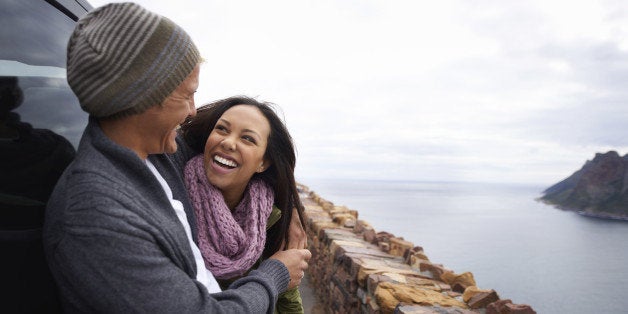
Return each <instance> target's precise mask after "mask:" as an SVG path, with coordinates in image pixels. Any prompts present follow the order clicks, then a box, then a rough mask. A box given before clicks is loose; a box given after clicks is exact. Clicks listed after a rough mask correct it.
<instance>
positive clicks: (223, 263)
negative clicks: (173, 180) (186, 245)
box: [184, 155, 274, 279]
mask: <svg viewBox="0 0 628 314" xmlns="http://www.w3.org/2000/svg"><path fill="white" fill-rule="evenodd" d="M184 175H185V184H186V185H187V189H188V194H189V195H190V200H191V201H192V205H193V206H194V212H195V213H196V224H197V226H198V246H199V249H200V250H201V254H202V255H203V259H204V260H205V267H207V269H209V271H211V272H212V274H213V275H214V276H215V277H216V278H218V279H230V278H233V277H236V276H241V275H243V274H245V273H246V272H247V271H248V270H249V269H250V268H251V266H253V264H254V263H255V262H256V261H257V260H258V259H259V258H260V256H261V255H262V251H263V250H264V243H265V242H266V222H267V220H268V216H269V215H270V212H271V211H272V207H273V202H274V197H273V190H272V188H271V187H270V186H269V185H268V184H266V183H265V182H264V181H262V180H251V181H250V182H249V185H248V187H247V189H246V191H245V193H244V196H243V198H242V201H240V204H238V206H236V208H235V210H234V211H233V213H232V212H231V211H230V210H229V208H228V207H227V204H226V203H225V199H224V197H223V196H222V193H221V192H220V190H219V189H218V188H216V187H215V186H213V185H212V184H211V183H209V181H208V180H207V175H206V173H205V167H204V165H203V155H198V156H196V157H194V158H192V159H190V161H188V163H187V164H186V165H185V171H184Z"/></svg>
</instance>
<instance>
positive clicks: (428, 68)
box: [91, 0, 628, 185]
mask: <svg viewBox="0 0 628 314" xmlns="http://www.w3.org/2000/svg"><path fill="white" fill-rule="evenodd" d="M99 1H100V0H99ZM91 2H92V3H96V2H97V1H91ZM141 3H143V4H144V5H145V6H146V7H148V8H150V9H152V10H155V11H157V12H158V13H161V14H164V15H166V16H168V17H170V18H172V19H173V20H174V21H176V22H177V23H179V24H180V25H182V26H183V27H184V28H185V29H186V30H188V32H190V34H191V35H192V37H193V38H194V40H195V41H196V42H197V44H198V46H199V47H200V49H201V51H202V53H203V55H204V57H205V58H206V59H207V61H206V62H205V64H204V65H203V68H202V72H201V86H200V89H199V93H198V96H197V102H198V103H199V104H200V103H203V102H206V101H210V100H214V99H217V98H222V97H227V96H231V95H234V94H246V95H249V96H257V97H258V98H259V99H261V100H265V101H271V102H274V103H276V104H278V105H279V106H280V108H281V111H282V114H283V115H284V116H285V120H286V123H287V125H288V128H289V130H290V131H291V133H292V135H293V137H294V139H295V142H296V144H297V147H298V161H297V177H299V178H302V179H304V180H307V178H313V177H332V178H374V179H405V180H464V181H493V182H502V181H503V182H533V183H538V184H545V185H549V184H552V183H554V182H555V181H558V180H560V179H562V178H564V177H566V176H568V175H569V174H571V173H572V172H573V171H575V170H577V169H579V168H580V167H581V166H582V164H583V163H584V162H585V161H586V160H587V159H590V158H592V157H593V156H594V154H595V153H596V152H599V151H606V150H610V149H613V150H617V151H619V153H620V154H622V153H626V152H628V141H627V140H625V139H624V137H625V136H624V135H626V134H628V106H626V101H627V100H628V95H627V91H628V88H625V83H626V81H627V79H628V63H627V62H628V58H626V57H628V55H627V53H628V27H626V26H625V25H628V16H627V15H626V13H624V12H628V11H626V9H628V4H626V3H625V2H623V1H596V2H592V1H540V0H539V1H525V2H521V1H482V2H477V1H475V2H469V1H457V0H451V1H435V2H417V1H394V2H391V1H376V0H370V1H331V0H322V1H315V2H311V1H264V2H258V1H211V2H200V1H192V0H180V1H177V2H171V1H161V0H160V1H141Z"/></svg>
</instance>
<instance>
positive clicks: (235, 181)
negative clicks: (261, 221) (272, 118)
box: [204, 105, 270, 195]
mask: <svg viewBox="0 0 628 314" xmlns="http://www.w3.org/2000/svg"><path fill="white" fill-rule="evenodd" d="M269 135H270V124H269V122H268V120H267V119H266V117H265V116H264V115H263V114H262V112H261V111H260V110H259V109H258V108H257V107H254V106H250V105H236V106H233V107H231V108H229V109H228V110H227V111H225V113H223V115H222V116H221V117H220V118H219V119H218V121H217V122H216V125H215V126H214V129H213V130H211V133H210V134H209V138H208V139H207V142H206V143H205V152H204V155H205V156H204V164H205V172H206V174H207V178H208V179H209V182H210V183H211V184H212V185H214V186H216V187H217V188H218V189H220V190H221V191H223V193H228V194H230V195H233V194H234V193H236V194H238V195H241V194H243V193H244V190H245V189H246V186H247V184H248V182H249V180H250V179H251V177H252V176H253V174H255V173H256V172H262V171H264V170H266V169H267V168H268V166H269V165H268V163H267V161H265V160H264V154H265V153H266V146H267V145H268V137H269Z"/></svg>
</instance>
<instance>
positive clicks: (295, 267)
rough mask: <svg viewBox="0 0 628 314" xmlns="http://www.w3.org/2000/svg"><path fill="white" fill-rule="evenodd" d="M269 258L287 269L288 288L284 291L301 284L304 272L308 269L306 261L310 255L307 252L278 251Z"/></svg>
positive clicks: (295, 250)
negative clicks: (288, 273) (288, 274)
mask: <svg viewBox="0 0 628 314" xmlns="http://www.w3.org/2000/svg"><path fill="white" fill-rule="evenodd" d="M270 258H274V259H276V260H278V261H280V262H282V263H283V264H284V265H286V267H287V268H288V272H290V283H288V288H287V289H286V290H288V289H292V288H294V287H296V286H298V285H300V284H301V279H303V276H305V270H306V269H307V267H308V261H309V260H310V258H312V253H310V251H309V250H297V249H291V250H286V251H279V252H277V253H275V254H273V256H271V257H270Z"/></svg>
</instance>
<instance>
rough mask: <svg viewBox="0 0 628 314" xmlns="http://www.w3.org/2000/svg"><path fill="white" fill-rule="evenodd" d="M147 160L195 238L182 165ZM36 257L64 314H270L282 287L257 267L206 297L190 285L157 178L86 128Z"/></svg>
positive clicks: (179, 231)
mask: <svg viewBox="0 0 628 314" xmlns="http://www.w3.org/2000/svg"><path fill="white" fill-rule="evenodd" d="M182 145H183V143H179V147H180V148H181V147H182ZM149 158H150V160H151V162H152V163H153V164H154V165H155V167H157V169H158V170H159V172H160V173H161V174H162V176H163V177H164V178H165V179H166V181H168V184H169V185H170V187H171V189H172V191H173V194H174V197H175V199H178V200H180V201H181V202H183V204H184V207H185V209H186V212H187V214H188V221H189V222H190V225H191V226H192V232H193V234H194V235H195V232H196V226H195V219H193V216H192V215H193V213H192V210H191V208H192V207H191V206H190V204H189V200H188V197H187V194H186V191H185V187H184V185H183V181H182V179H181V167H183V164H184V159H185V156H181V155H180V154H179V155H172V156H171V155H165V154H163V155H153V156H150V157H149ZM44 248H45V252H46V258H47V260H48V264H49V265H50V269H51V271H52V274H53V276H54V278H55V281H56V283H57V286H58V288H59V290H60V295H61V298H62V303H63V307H64V310H65V311H66V312H71V313H75V312H81V313H83V312H89V313H134V312H135V313H215V312H229V313H253V312H256V313H264V312H267V313H272V312H273V309H274V308H275V302H276V300H277V295H278V293H279V292H282V291H283V290H285V289H286V287H287V286H288V282H289V280H290V276H289V273H288V271H287V268H286V267H285V266H284V265H283V264H282V263H281V262H279V261H277V260H267V261H265V262H264V263H262V265H260V267H259V268H258V269H257V270H255V271H252V272H251V273H250V275H249V276H246V277H244V278H242V279H240V280H238V281H236V282H234V283H233V284H232V285H231V287H230V289H229V290H226V291H224V292H221V293H217V294H211V295H210V294H209V293H208V292H207V290H206V289H205V287H204V286H203V285H202V284H201V283H200V282H198V281H196V280H195V278H196V265H195V261H194V257H193V254H192V249H191V247H190V244H189V241H188V238H187V236H186V234H185V231H184V229H183V226H182V225H181V223H180V221H179V219H178V218H177V216H176V214H175V212H174V210H173V209H172V206H171V204H170V202H169V200H168V198H167V196H166V194H165V193H164V192H163V189H162V188H161V186H160V185H159V182H158V181H157V179H156V178H155V177H154V176H153V174H152V173H151V172H150V170H149V169H148V167H147V166H146V164H145V162H144V161H142V160H141V159H140V158H139V157H138V156H137V155H136V154H135V153H134V152H132V151H131V150H129V149H127V148H124V147H122V146H119V145H117V144H115V143H114V142H112V141H111V140H110V139H109V138H107V137H106V136H105V135H104V134H103V132H102V130H101V129H100V127H99V126H98V123H97V122H96V121H94V120H92V119H90V122H89V124H88V126H87V128H86V129H85V132H84V133H83V137H82V139H81V143H80V145H79V148H78V152H77V156H76V159H75V160H74V161H73V162H72V163H71V164H70V166H69V167H68V168H67V169H66V171H65V172H64V174H63V176H62V177H61V179H60V180H59V181H58V183H57V186H56V188H55V190H54V192H53V195H52V197H51V198H50V201H49V203H48V206H47V210H46V220H45V225H44Z"/></svg>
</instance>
